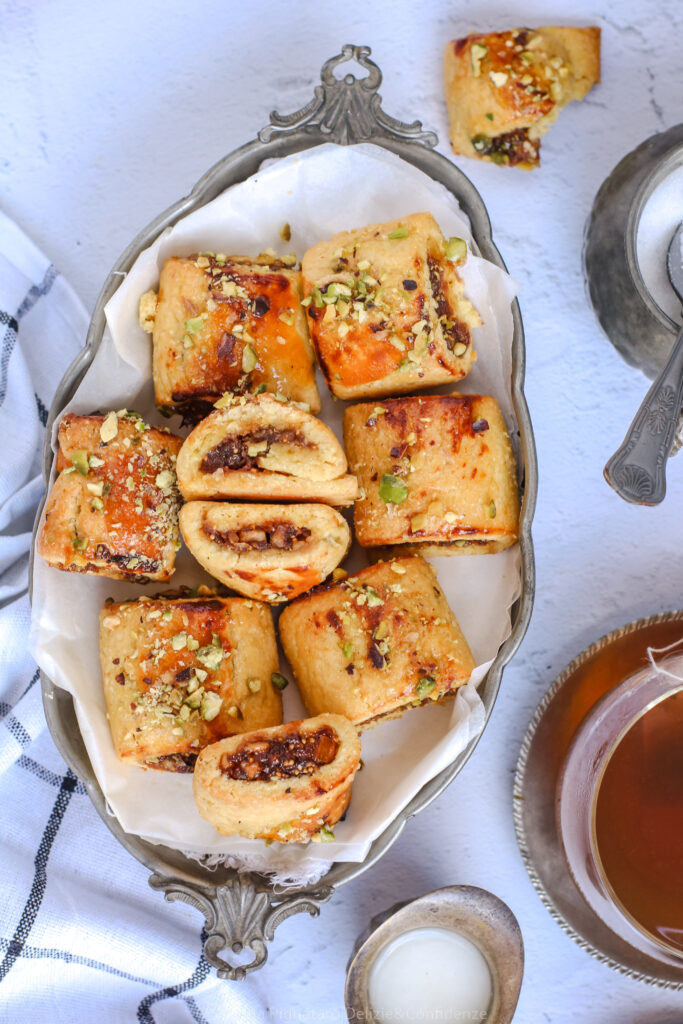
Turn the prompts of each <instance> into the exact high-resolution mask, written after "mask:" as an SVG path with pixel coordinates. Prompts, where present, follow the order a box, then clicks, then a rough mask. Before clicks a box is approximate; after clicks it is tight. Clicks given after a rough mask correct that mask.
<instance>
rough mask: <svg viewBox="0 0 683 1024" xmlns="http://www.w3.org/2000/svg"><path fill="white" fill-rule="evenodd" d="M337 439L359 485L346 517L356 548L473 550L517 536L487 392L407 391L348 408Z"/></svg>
mask: <svg viewBox="0 0 683 1024" xmlns="http://www.w3.org/2000/svg"><path fill="white" fill-rule="evenodd" d="M344 443H345V446H346V451H347V452H348V457H349V463H350V467H351V469H352V470H353V472H354V473H355V474H356V476H357V477H358V483H359V485H360V487H361V493H362V497H361V498H360V499H359V500H358V501H357V502H356V503H355V505H354V510H353V515H354V523H355V528H356V537H357V538H358V540H359V542H360V543H361V544H363V545H364V546H366V547H374V546H384V545H393V544H402V545H411V550H412V548H416V549H417V550H419V551H420V552H422V553H423V554H429V555H477V554H487V553H493V552H496V551H502V550H503V549H504V548H507V547H509V546H510V545H511V544H514V543H515V541H516V540H517V539H518V537H519V495H518V489H517V472H516V465H515V458H514V454H513V451H512V445H511V444H510V438H509V436H508V432H507V430H506V428H505V422H504V420H503V416H502V414H501V411H500V408H499V406H498V403H497V402H496V400H495V398H491V397H489V396H487V395H463V394H453V395H414V396H411V397H405V398H388V399H385V400H384V401H381V402H364V403H363V404H361V405H352V406H349V407H348V408H347V409H346V410H345V412H344Z"/></svg>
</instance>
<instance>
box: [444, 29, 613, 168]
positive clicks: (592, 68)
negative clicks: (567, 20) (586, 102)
mask: <svg viewBox="0 0 683 1024" xmlns="http://www.w3.org/2000/svg"><path fill="white" fill-rule="evenodd" d="M444 77H445V87H446V104H447V106H448V119H449V123H450V136H451V144H452V146H453V149H454V150H455V152H456V153H461V154H463V155H464V156H471V157H475V158H477V159H479V160H489V161H493V162H494V163H499V164H508V165H510V166H516V167H522V168H523V169H525V170H531V169H533V168H534V167H538V165H539V162H540V158H539V146H540V142H539V140H540V137H541V136H542V135H543V134H544V133H545V132H546V131H547V130H548V128H549V127H550V125H551V124H552V123H553V121H555V119H556V118H557V115H558V113H559V111H560V110H561V108H562V107H564V106H566V104H567V103H569V102H570V101H571V100H581V99H583V97H584V96H585V95H586V93H587V92H588V90H589V89H591V88H592V87H593V86H594V85H595V84H596V83H597V82H599V81H600V29H599V28H595V27H590V28H563V27H558V26H546V27H544V28H539V29H529V28H517V29H510V30H508V31H506V32H489V33H478V34H475V35H470V36H466V37H465V38H463V39H456V40H454V41H453V42H450V43H448V45H447V46H446V51H445V54H444Z"/></svg>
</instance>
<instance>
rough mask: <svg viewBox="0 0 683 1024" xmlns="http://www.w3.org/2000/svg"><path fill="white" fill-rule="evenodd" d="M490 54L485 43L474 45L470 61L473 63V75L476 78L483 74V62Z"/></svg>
mask: <svg viewBox="0 0 683 1024" xmlns="http://www.w3.org/2000/svg"><path fill="white" fill-rule="evenodd" d="M488 52H489V48H488V46H484V44H483V43H472V48H471V50H470V61H471V63H472V74H473V76H474V77H475V78H479V75H480V74H481V62H482V60H483V59H484V57H485V56H486V54H487V53H488Z"/></svg>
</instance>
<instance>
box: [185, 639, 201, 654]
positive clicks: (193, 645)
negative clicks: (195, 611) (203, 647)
mask: <svg viewBox="0 0 683 1024" xmlns="http://www.w3.org/2000/svg"><path fill="white" fill-rule="evenodd" d="M198 647H199V640H197V638H196V637H195V636H188V638H187V649H188V651H196V650H197V648H198Z"/></svg>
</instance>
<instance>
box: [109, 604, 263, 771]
mask: <svg viewBox="0 0 683 1024" xmlns="http://www.w3.org/2000/svg"><path fill="white" fill-rule="evenodd" d="M100 658H101V662H102V677H103V680H104V696H105V700H106V704H107V713H108V718H109V725H110V727H111V734H112V740H113V742H114V748H115V750H116V753H117V755H118V757H120V758H121V760H122V761H126V762H128V763H129V764H135V765H140V766H141V767H143V768H158V769H163V770H166V771H192V766H193V764H194V760H195V758H196V756H197V754H198V753H199V751H200V750H201V749H202V748H203V747H205V746H206V745H207V743H214V742H215V741H216V740H218V739H222V738H223V737H225V736H231V735H233V734H234V733H243V732H249V731H250V730H252V729H260V728H263V727H265V726H271V725H277V724H278V723H280V722H281V721H282V700H281V696H280V691H279V690H278V689H277V688H276V687H275V686H274V685H273V683H272V681H271V675H272V673H274V672H277V669H278V656H277V647H276V644H275V630H274V627H273V620H272V616H271V612H270V609H269V608H268V606H267V605H264V604H260V603H258V602H255V601H245V600H243V599H242V598H239V597H231V598H224V597H214V596H211V597H199V598H179V599H172V600H168V599H164V598H155V599H149V598H145V597H142V598H139V600H137V601H129V602H124V603H122V604H108V605H105V606H104V608H103V610H102V613H101V615H100Z"/></svg>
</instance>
